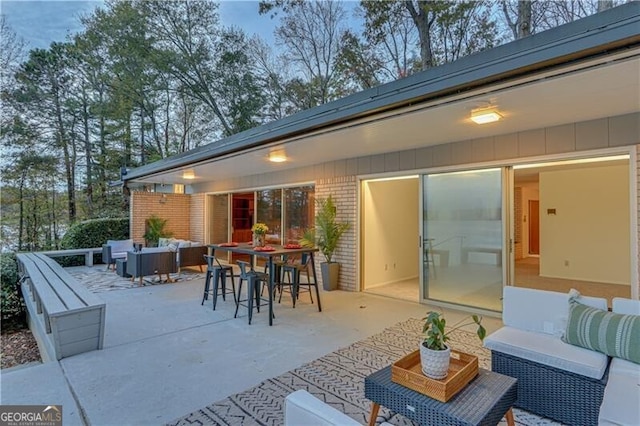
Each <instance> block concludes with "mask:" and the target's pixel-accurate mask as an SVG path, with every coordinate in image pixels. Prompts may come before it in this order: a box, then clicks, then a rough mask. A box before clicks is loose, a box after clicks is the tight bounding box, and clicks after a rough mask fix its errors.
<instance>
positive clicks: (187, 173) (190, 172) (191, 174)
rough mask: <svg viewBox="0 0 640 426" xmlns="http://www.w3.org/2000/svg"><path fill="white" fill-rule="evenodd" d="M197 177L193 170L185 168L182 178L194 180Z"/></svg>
mask: <svg viewBox="0 0 640 426" xmlns="http://www.w3.org/2000/svg"><path fill="white" fill-rule="evenodd" d="M195 178H196V174H195V172H194V171H193V170H185V171H184V172H182V179H187V180H192V179H195Z"/></svg>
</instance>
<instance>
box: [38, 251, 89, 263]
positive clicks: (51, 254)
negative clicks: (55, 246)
mask: <svg viewBox="0 0 640 426" xmlns="http://www.w3.org/2000/svg"><path fill="white" fill-rule="evenodd" d="M38 253H40V254H45V255H47V256H49V257H63V256H75V255H83V256H84V264H85V266H93V255H94V254H98V253H102V248H100V247H97V248H81V249H70V250H50V251H40V252H38Z"/></svg>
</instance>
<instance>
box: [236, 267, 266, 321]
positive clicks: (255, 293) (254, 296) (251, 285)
mask: <svg viewBox="0 0 640 426" xmlns="http://www.w3.org/2000/svg"><path fill="white" fill-rule="evenodd" d="M236 264H237V265H238V266H239V267H240V280H239V281H238V297H237V299H236V300H237V303H236V313H235V314H234V315H233V317H234V318H237V317H238V308H240V305H243V306H246V307H247V309H248V312H249V324H251V318H252V317H253V307H254V306H253V302H254V300H255V302H256V309H257V311H258V312H260V300H261V297H260V293H261V291H260V284H261V283H262V285H263V286H264V285H269V275H268V274H265V273H264V272H256V271H254V270H253V268H251V265H250V264H249V263H248V262H245V261H242V260H237V261H236ZM244 281H246V282H247V284H248V289H247V298H246V299H244V300H243V299H241V298H240V295H241V293H242V283H243V282H244ZM243 302H246V303H247V304H246V305H244V304H243Z"/></svg>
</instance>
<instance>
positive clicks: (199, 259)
mask: <svg viewBox="0 0 640 426" xmlns="http://www.w3.org/2000/svg"><path fill="white" fill-rule="evenodd" d="M158 247H159V248H163V249H164V250H169V251H174V252H177V257H176V261H177V262H178V271H180V268H184V267H187V266H198V267H199V268H200V272H202V265H204V264H206V261H205V260H204V255H206V254H208V249H207V246H205V245H202V244H201V243H199V242H195V241H188V240H178V239H175V238H160V240H159V241H158Z"/></svg>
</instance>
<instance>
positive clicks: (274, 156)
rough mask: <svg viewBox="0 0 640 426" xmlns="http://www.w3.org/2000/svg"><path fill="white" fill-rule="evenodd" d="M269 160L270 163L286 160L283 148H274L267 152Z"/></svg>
mask: <svg viewBox="0 0 640 426" xmlns="http://www.w3.org/2000/svg"><path fill="white" fill-rule="evenodd" d="M269 161H271V162H272V163H284V162H285V161H287V154H286V153H285V152H284V149H276V150H274V151H271V152H270V153H269Z"/></svg>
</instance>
